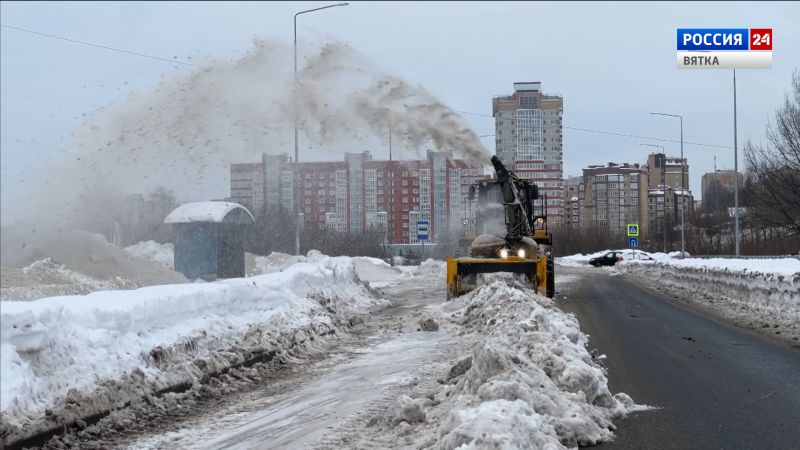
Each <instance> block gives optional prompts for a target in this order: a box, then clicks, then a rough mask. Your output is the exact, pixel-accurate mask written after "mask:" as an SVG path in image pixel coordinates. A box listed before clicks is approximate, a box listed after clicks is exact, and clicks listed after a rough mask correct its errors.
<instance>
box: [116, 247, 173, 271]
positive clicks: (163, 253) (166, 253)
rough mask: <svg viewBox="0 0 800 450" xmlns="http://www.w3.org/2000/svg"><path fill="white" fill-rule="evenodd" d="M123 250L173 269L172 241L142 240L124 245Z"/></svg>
mask: <svg viewBox="0 0 800 450" xmlns="http://www.w3.org/2000/svg"><path fill="white" fill-rule="evenodd" d="M125 251H126V252H128V253H130V254H131V255H133V256H136V257H138V258H142V259H146V260H148V261H154V262H157V263H159V264H161V265H162V266H164V267H166V268H168V269H170V270H174V269H175V245H173V244H172V243H169V242H167V243H164V244H160V243H158V242H156V241H143V242H139V243H138V244H134V245H130V246H128V247H125Z"/></svg>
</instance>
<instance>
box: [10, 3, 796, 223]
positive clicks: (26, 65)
mask: <svg viewBox="0 0 800 450" xmlns="http://www.w3.org/2000/svg"><path fill="white" fill-rule="evenodd" d="M325 4H327V3H321V2H301V3H291V4H290V3H235V2H233V3H231V2H226V3H210V2H209V3H206V2H203V3H172V4H170V3H161V2H158V3H18V2H17V3H8V2H4V3H2V6H1V7H0V8H2V11H0V12H2V23H3V24H4V25H9V26H15V27H21V28H29V29H32V30H36V31H40V32H44V33H49V34H54V35H60V36H65V37H69V38H72V39H77V40H83V41H89V42H93V43H98V44H102V45H107V46H111V47H119V48H123V49H127V50H131V51H136V52H141V53H146V54H152V55H157V56H163V57H166V58H173V57H175V56H177V57H178V59H179V60H181V61H191V59H189V57H194V58H198V57H203V56H211V57H214V58H233V57H237V56H240V55H242V54H243V53H244V52H245V51H247V50H248V49H249V48H250V47H251V43H252V39H253V38H254V37H259V36H260V37H266V38H275V39H281V40H283V41H285V42H287V43H289V42H291V38H292V15H293V13H294V12H296V11H300V10H302V9H307V8H313V7H318V6H322V5H325ZM679 27H742V28H749V27H753V28H756V27H772V28H773V29H774V34H775V37H774V41H775V46H774V54H773V61H774V63H773V68H772V69H771V70H758V71H740V72H739V73H737V75H738V76H737V78H738V84H739V91H738V92H739V97H738V101H739V140H740V143H743V142H745V141H746V140H747V139H753V140H754V141H756V142H762V141H764V140H765V138H764V127H765V125H766V124H767V122H768V120H769V119H770V118H771V116H772V114H773V112H774V110H775V109H776V108H777V107H778V106H779V104H780V102H781V101H782V100H783V95H784V93H785V92H786V90H787V89H788V86H789V83H790V78H791V74H792V70H793V69H795V68H797V67H798V66H800V51H798V49H800V6H798V3H788V2H787V3H762V2H752V3H709V4H697V3H663V4H631V3H620V4H598V3H591V4H584V3H581V4H563V3H517V2H515V3H477V2H475V3H455V2H446V3H430V4H429V3H425V4H423V3H408V2H402V3H367V2H352V3H351V5H350V6H347V7H344V8H335V9H331V10H327V11H323V12H319V13H314V14H309V15H305V16H301V18H300V21H299V26H298V32H299V34H300V36H301V40H302V39H307V38H314V39H320V38H325V37H326V36H333V37H335V38H336V39H339V40H341V41H343V42H345V43H347V44H349V45H351V46H352V47H353V48H355V49H356V50H358V51H359V52H361V53H363V54H364V55H365V56H366V57H367V58H368V59H370V60H371V61H373V62H374V63H375V65H376V66H378V67H379V68H381V69H383V70H384V71H385V72H387V73H391V74H396V75H399V76H401V77H403V78H405V79H407V80H409V81H411V82H413V83H418V84H420V85H422V86H424V87H425V88H427V89H428V90H429V91H430V92H432V93H433V94H434V95H437V96H438V97H439V98H440V99H442V100H443V101H444V102H445V103H447V104H448V105H449V106H451V107H452V108H453V109H455V110H460V111H470V112H476V113H482V114H486V115H490V114H491V98H492V96H493V95H501V94H508V93H510V92H511V91H512V83H513V82H514V81H523V80H524V81H534V80H538V81H542V83H543V89H544V90H545V92H548V93H558V94H562V95H563V96H564V105H565V106H564V109H565V115H564V117H565V120H564V123H565V125H566V126H569V127H579V128H592V129H602V130H611V131H618V132H623V133H630V134H637V135H644V136H653V137H660V138H674V139H677V138H678V132H679V129H678V122H677V120H670V119H668V118H659V117H654V116H650V115H648V112H649V111H664V112H670V113H675V114H683V116H684V120H685V138H686V140H688V141H694V142H702V143H709V144H719V145H729V146H732V144H733V133H732V115H733V111H732V108H733V105H732V85H731V72H730V71H699V70H685V71H679V70H678V69H676V68H675V29H676V28H679ZM0 33H1V34H0V38H1V41H2V46H1V47H0V51H1V52H2V54H1V55H2V74H1V75H2V101H1V103H2V111H1V112H2V154H1V157H2V201H3V206H4V208H3V216H4V217H3V221H6V220H8V219H10V217H8V215H9V214H13V208H8V206H10V205H11V204H12V203H13V202H12V201H11V200H12V199H17V198H19V196H20V195H24V194H25V189H23V186H25V185H26V184H27V183H29V182H31V180H30V178H31V177H35V176H36V171H35V170H34V171H31V170H30V168H31V167H36V166H37V165H38V164H40V163H42V162H43V161H45V160H46V159H47V158H48V157H52V155H54V154H55V153H57V152H63V151H66V150H67V149H68V148H69V143H70V138H69V136H70V133H71V132H73V131H74V130H75V128H76V127H77V126H78V125H79V124H80V123H81V118H82V114H83V113H85V112H90V111H94V110H96V109H98V108H101V107H103V106H104V105H107V104H109V103H110V102H115V101H120V100H122V99H124V98H125V97H126V96H127V95H128V94H130V93H131V92H135V91H146V90H148V89H150V88H152V87H153V86H154V85H155V84H156V83H157V82H158V81H159V80H160V79H161V77H162V76H165V77H169V76H170V75H171V74H174V73H178V72H185V71H187V70H192V69H191V68H186V67H182V66H178V67H177V68H175V67H174V66H173V65H172V64H168V63H164V62H161V61H155V60H149V59H145V58H141V57H136V56H132V55H125V54H119V53H115V52H111V51H108V50H102V49H97V48H92V47H87V46H83V45H78V44H73V43H68V42H64V41H59V40H55V39H49V38H45V37H41V36H35V35H31V34H27V33H22V32H19V31H16V30H11V29H8V28H2V29H1V30H0ZM465 117H466V118H467V120H468V121H469V122H470V123H471V124H472V125H473V127H474V129H475V130H476V132H477V133H478V134H481V135H483V134H492V133H493V119H491V118H483V117H478V116H465ZM643 142H648V141H645V140H642V139H630V138H623V137H615V136H608V135H601V134H592V133H585V132H580V131H574V130H569V129H567V130H565V132H564V158H565V174H567V175H569V174H579V173H580V169H581V168H582V167H585V166H586V165H588V164H594V163H605V162H608V161H616V162H643V161H644V160H645V157H646V154H647V153H648V152H649V151H651V150H654V149H652V148H647V147H642V146H640V145H639V143H643ZM484 143H485V144H486V146H487V147H488V148H489V149H490V150H494V138H492V137H489V138H486V139H484ZM653 143H658V142H653ZM664 145H665V146H666V148H667V152H668V153H670V154H678V152H679V145H678V144H669V143H667V144H664ZM371 150H373V153H374V154H375V155H376V157H379V158H382V157H385V152H384V149H371ZM685 153H686V155H687V157H688V158H689V164H690V166H691V180H690V183H691V187H692V189H693V191H695V195H696V196H697V197H699V195H700V192H699V191H700V189H699V187H700V176H701V175H702V173H703V172H706V171H710V170H712V167H713V157H714V155H716V156H717V166H718V167H719V168H732V166H733V156H732V154H733V151H732V150H729V149H721V148H709V147H698V146H686V148H685ZM740 161H741V160H740ZM26 167H27V168H28V169H27V170H26V169H25V168H26ZM23 178H24V179H25V180H24V181H22V182H20V180H21V179H23ZM226 194H227V186H225V185H221V187H220V195H221V196H222V195H226Z"/></svg>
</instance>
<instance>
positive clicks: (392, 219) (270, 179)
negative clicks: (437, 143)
mask: <svg viewBox="0 0 800 450" xmlns="http://www.w3.org/2000/svg"><path fill="white" fill-rule="evenodd" d="M427 156H428V157H427V159H424V160H414V161H396V160H394V161H373V160H372V155H371V154H370V153H369V152H363V153H348V154H346V155H345V159H344V161H334V162H301V163H292V162H289V160H288V158H287V157H286V156H284V155H282V156H277V157H276V156H264V157H263V158H262V162H261V163H255V164H231V200H232V201H235V202H238V203H241V204H243V205H245V206H247V207H248V208H250V209H251V210H252V211H253V213H254V214H263V213H265V212H267V213H268V212H269V211H270V210H272V211H278V212H276V213H280V211H281V210H282V211H283V213H285V214H291V213H292V212H293V211H294V209H296V210H297V211H296V212H299V213H303V224H304V226H305V227H307V228H312V229H329V230H337V231H350V232H361V231H365V230H378V231H384V232H385V233H386V239H387V241H388V242H391V243H417V242H418V241H417V222H418V221H420V220H428V221H429V222H430V225H431V226H430V235H431V239H432V240H434V241H438V242H442V241H445V240H448V239H457V238H458V237H459V236H460V233H461V228H462V226H463V222H464V219H466V218H467V217H473V216H474V206H475V204H474V201H472V202H471V201H470V200H469V198H468V192H469V185H470V184H471V183H473V182H474V181H475V180H477V179H479V178H483V170H482V168H479V167H477V166H474V165H473V164H471V163H469V162H467V161H463V160H453V159H451V158H450V157H449V156H450V155H449V154H447V153H442V152H432V151H431V152H428V155H427ZM295 202H297V204H296V208H295Z"/></svg>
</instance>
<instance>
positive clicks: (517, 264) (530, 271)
mask: <svg viewBox="0 0 800 450" xmlns="http://www.w3.org/2000/svg"><path fill="white" fill-rule="evenodd" d="M547 262H548V257H547V256H545V255H541V256H538V257H537V258H535V259H529V258H523V257H519V256H511V255H509V256H507V257H505V258H502V257H501V258H471V257H465V258H453V257H448V258H447V298H448V299H449V298H453V297H458V296H459V295H463V294H465V293H467V292H469V291H471V290H472V289H474V288H475V287H477V280H478V277H477V275H478V274H482V273H497V272H508V273H514V274H521V275H524V276H525V278H526V279H527V281H528V282H529V283H530V284H529V287H530V288H531V289H534V290H535V291H536V292H538V293H539V294H541V295H547V293H548V292H547V278H548V273H547Z"/></svg>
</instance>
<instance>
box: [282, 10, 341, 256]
mask: <svg viewBox="0 0 800 450" xmlns="http://www.w3.org/2000/svg"><path fill="white" fill-rule="evenodd" d="M347 5H349V3H337V4H335V5H327V6H322V7H319V8H313V9H307V10H305V11H300V12H298V13H295V15H294V83H293V91H292V103H293V105H294V162H295V163H298V162H300V152H299V150H298V149H299V146H298V143H297V120H298V115H299V114H298V110H297V16H299V15H300V14H307V13H310V12H314V11H321V10H323V9H328V8H335V7H337V6H347ZM293 203H294V208H295V211H296V214H295V220H296V221H297V223H295V235H294V248H295V253H297V254H298V255H299V254H300V227H301V222H302V219H303V214H302V213H300V212H297V210H299V208H300V207H299V206H298V204H297V202H293Z"/></svg>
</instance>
